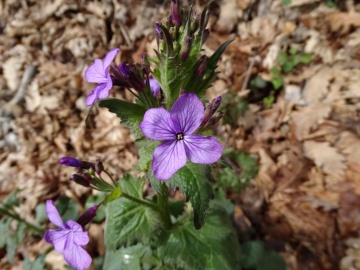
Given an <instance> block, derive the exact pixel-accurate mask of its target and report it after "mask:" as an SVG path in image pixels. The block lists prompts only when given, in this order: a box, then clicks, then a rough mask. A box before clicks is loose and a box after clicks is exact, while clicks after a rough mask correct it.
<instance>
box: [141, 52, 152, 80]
mask: <svg viewBox="0 0 360 270" xmlns="http://www.w3.org/2000/svg"><path fill="white" fill-rule="evenodd" d="M141 66H142V70H143V72H144V74H145V75H147V76H149V74H150V71H149V69H148V67H150V62H149V59H148V58H147V56H146V53H143V54H142V55H141Z"/></svg>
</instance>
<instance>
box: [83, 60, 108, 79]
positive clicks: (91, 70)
mask: <svg viewBox="0 0 360 270" xmlns="http://www.w3.org/2000/svg"><path fill="white" fill-rule="evenodd" d="M105 72H106V69H105V68H104V66H103V62H102V61H101V60H100V59H95V61H94V64H92V65H91V66H90V67H88V68H87V69H86V70H85V79H86V80H87V81H88V82H91V83H104V82H107V77H106V74H105Z"/></svg>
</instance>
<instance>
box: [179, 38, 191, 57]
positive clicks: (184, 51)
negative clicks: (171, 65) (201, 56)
mask: <svg viewBox="0 0 360 270" xmlns="http://www.w3.org/2000/svg"><path fill="white" fill-rule="evenodd" d="M191 40H192V38H191V37H186V38H185V40H184V43H183V44H182V47H181V52H180V53H181V56H180V57H181V61H183V62H185V61H186V59H187V58H188V56H189V53H190V49H191Z"/></svg>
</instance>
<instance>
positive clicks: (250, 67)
mask: <svg viewBox="0 0 360 270" xmlns="http://www.w3.org/2000/svg"><path fill="white" fill-rule="evenodd" d="M254 64H255V57H253V58H251V61H250V65H249V68H248V70H247V71H246V76H245V80H244V82H243V85H242V87H241V90H240V93H241V92H243V91H245V90H246V86H247V85H248V83H249V80H250V76H251V71H252V69H253V67H254Z"/></svg>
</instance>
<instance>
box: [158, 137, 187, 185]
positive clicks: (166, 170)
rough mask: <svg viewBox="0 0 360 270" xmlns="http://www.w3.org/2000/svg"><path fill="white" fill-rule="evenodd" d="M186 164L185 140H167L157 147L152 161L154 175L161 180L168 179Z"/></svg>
mask: <svg viewBox="0 0 360 270" xmlns="http://www.w3.org/2000/svg"><path fill="white" fill-rule="evenodd" d="M185 164H186V153H185V148H184V142H183V141H182V140H181V141H177V140H173V141H166V142H164V143H162V144H160V145H159V146H157V147H156V148H155V151H154V154H153V161H152V169H153V171H154V176H155V177H156V178H157V179H159V180H168V179H169V178H170V177H171V176H173V174H174V173H176V172H177V170H179V169H180V168H182V167H184V166H185Z"/></svg>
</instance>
